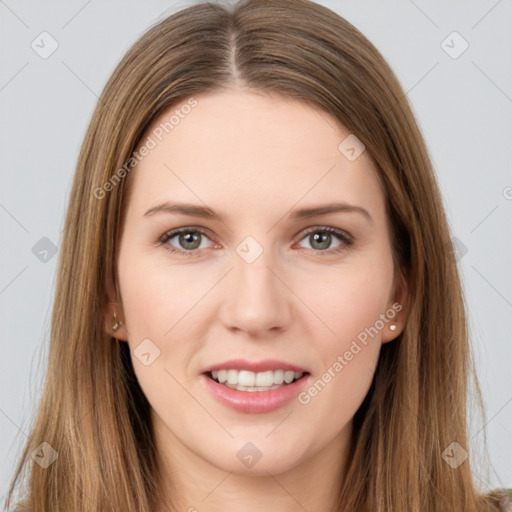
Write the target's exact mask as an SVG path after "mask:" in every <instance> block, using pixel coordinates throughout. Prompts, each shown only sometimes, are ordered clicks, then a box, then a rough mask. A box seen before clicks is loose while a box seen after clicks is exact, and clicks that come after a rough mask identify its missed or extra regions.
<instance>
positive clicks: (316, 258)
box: [111, 90, 405, 475]
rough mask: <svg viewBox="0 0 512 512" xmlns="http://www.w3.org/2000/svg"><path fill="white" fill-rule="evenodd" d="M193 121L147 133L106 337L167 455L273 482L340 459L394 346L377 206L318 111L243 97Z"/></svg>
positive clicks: (232, 95) (350, 155)
mask: <svg viewBox="0 0 512 512" xmlns="http://www.w3.org/2000/svg"><path fill="white" fill-rule="evenodd" d="M189 104H191V103H189ZM193 105H194V106H193V108H183V109H181V110H180V107H179V106H174V107H173V108H172V109H170V110H169V111H167V112H165V113H164V114H162V115H161V116H160V117H159V118H158V119H156V120H155V121H154V122H153V124H152V126H151V127H150V129H149V130H148V132H147V133H146V135H145V137H144V139H143V143H145V144H146V147H148V148H149V147H150V146H154V147H151V148H150V149H149V151H147V152H146V151H141V154H142V153H147V154H146V155H145V156H144V157H143V158H142V160H141V161H140V162H139V163H138V164H137V166H136V167H135V169H134V170H133V171H131V174H130V176H129V179H130V180H132V182H131V183H130V186H131V192H130V197H129V202H128V205H127V210H126V217H125V221H124V225H123V230H122V236H121V243H120V250H119V254H118V261H117V264H118V276H119V283H118V285H119V291H120V297H117V301H118V302H119V303H120V304H119V305H118V306H117V307H116V312H117V317H118V318H120V319H122V320H123V321H124V325H123V326H122V327H121V329H119V330H117V331H115V333H113V335H114V336H115V337H117V338H119V339H124V340H126V341H127V342H128V344H129V347H130V350H131V354H132V360H133V365H134V369H135V373H136V376H137V378H138V380H139V383H140V385H141V387H142V390H143V391H144V393H145V395H146V397H147V399H148V401H149V402H150V405H151V407H152V419H153V422H154V428H155V431H156V435H157V438H158V440H159V441H158V442H159V443H160V445H161V446H165V447H166V449H168V451H169V453H174V454H176V456H183V454H189V455H190V456H192V457H196V458H199V459H198V460H202V461H205V462H207V463H209V464H212V465H214V466H216V467H217V468H222V469H223V470H225V471H232V472H236V473H251V474H261V475H263V474H265V472H266V471H269V472H271V473H273V474H276V473H279V472H282V471H286V470H288V469H290V468H293V467H296V466H298V465H300V464H301V463H304V462H305V461H307V460H308V459H310V458H311V457H313V456H315V455H316V454H318V453H320V452H322V451H324V452H325V450H329V448H334V449H333V450H330V452H332V453H335V454H336V453H338V451H336V449H335V448H336V447H337V446H341V445H342V442H343V440H346V439H347V438H348V436H349V434H350V431H351V421H352V418H353V416H354V413H355V412H356V411H357V409H358V408H359V406H360V405H361V403H362V401H363V399H364V397H365V395H366V394H367V392H368V389H369V386H370V383H371V380H372V377H373V374H374V370H375V366H376V363H377V360H378V357H379V350H380V348H381V345H382V343H385V342H388V341H391V340H392V339H394V338H395V337H396V336H397V335H398V334H399V333H400V331H401V329H402V326H403V322H402V320H401V314H400V313H399V309H400V307H401V306H399V305H397V302H399V303H400V304H403V303H404V293H405V292H404V289H403V286H401V281H399V280H398V277H397V278H396V279H395V273H394V266H393V259H392V250H391V245H390V230H389V225H388V220H387V218H386V213H385V198H384V194H383V191H382V189H381V186H380V183H379V180H378V178H377V170H376V167H375V165H374V163H373V162H372V160H371V158H370V156H369V155H368V153H367V152H366V151H363V152H362V153H361V154H360V155H359V156H357V154H358V153H359V150H360V149H361V147H360V146H358V145H357V141H355V142H354V140H353V139H352V138H350V139H348V140H347V141H345V139H346V138H347V137H348V136H349V135H350V133H349V132H348V131H347V130H345V129H344V128H343V127H341V126H339V125H337V123H336V121H335V120H334V119H333V118H331V117H329V116H328V115H327V114H326V113H324V112H322V111H320V110H316V109H315V108H313V107H310V106H308V105H306V104H305V103H302V102H299V101H296V100H290V99H285V98H283V97H279V96H268V95H260V94H257V93H254V92H244V91H240V90H237V91H232V92H229V93H227V92H225V93H224V92H223V93H215V94H205V95H200V96H196V97H195V103H194V104H193ZM176 109H178V110H180V112H181V115H180V116H178V117H176V119H178V118H179V121H178V122H175V123H174V124H173V127H172V130H171V129H169V124H168V125H167V132H168V133H166V131H165V130H162V126H163V125H162V124H161V123H165V122H168V121H169V118H170V116H171V115H172V114H173V112H174V111H175V110H176ZM183 112H187V114H186V115H185V114H183ZM148 136H149V137H151V140H152V141H153V142H150V139H148V138H147V137H148ZM160 139H161V140H160ZM343 141H345V142H343ZM341 143H342V144H341ZM340 144H341V146H340ZM351 147H353V148H354V149H355V150H354V151H351V149H350V148H351ZM340 148H341V149H340ZM354 157H357V158H354ZM397 275H399V274H398V273H397ZM112 311H113V310H111V312H112ZM391 324H394V325H396V329H394V330H393V331H392V330H390V329H389V326H390V325H391ZM212 372H213V373H212ZM215 377H216V379H217V380H224V381H225V382H224V383H220V382H217V381H214V380H213V378H215ZM226 379H228V380H227V381H226ZM283 379H286V380H285V382H283ZM290 379H297V380H294V381H293V382H291V383H287V381H289V380H290ZM237 387H238V389H237ZM270 388H272V389H270ZM248 443H251V444H248ZM177 454H181V455H177ZM258 458H259V460H257V459H258ZM255 460H256V461H257V462H256V463H254V461H255Z"/></svg>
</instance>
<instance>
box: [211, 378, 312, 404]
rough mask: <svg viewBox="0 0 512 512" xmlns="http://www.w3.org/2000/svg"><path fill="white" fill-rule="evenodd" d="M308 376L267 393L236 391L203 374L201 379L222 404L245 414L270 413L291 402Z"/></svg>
mask: <svg viewBox="0 0 512 512" xmlns="http://www.w3.org/2000/svg"><path fill="white" fill-rule="evenodd" d="M308 377H309V374H306V375H303V376H302V377H301V378H300V379H299V380H296V381H295V382H292V383H291V384H286V385H284V386H281V387H279V388H276V389H271V390H269V391H238V390H237V389H231V388H228V387H227V386H224V385H223V384H219V383H218V382H216V381H214V380H213V379H211V378H210V377H208V376H207V375H205V374H204V373H203V374H202V375H201V379H202V381H203V382H204V384H205V385H206V387H207V388H208V389H209V391H210V392H211V393H212V395H213V396H214V397H215V398H216V399H217V400H218V401H219V402H220V403H222V404H224V405H226V406H228V407H230V408H231V409H234V410H235V411H239V412H245V413H263V412H271V411H275V410H276V409H279V408H280V407H283V406H284V405H286V404H288V403H289V402H291V401H292V400H293V399H294V398H297V395H298V394H299V393H300V392H301V390H302V388H303V387H304V386H305V384H306V380H307V378H308Z"/></svg>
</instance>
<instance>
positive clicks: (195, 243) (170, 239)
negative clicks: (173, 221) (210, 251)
mask: <svg viewBox="0 0 512 512" xmlns="http://www.w3.org/2000/svg"><path fill="white" fill-rule="evenodd" d="M206 240H209V238H208V237H207V236H206V234H205V233H204V232H203V231H201V230H199V229H194V228H190V227H187V228H180V229H175V230H173V231H169V232H168V233H165V234H164V235H163V236H162V237H160V240H159V242H160V243H161V244H164V245H165V248H166V249H167V250H168V251H171V252H176V253H181V254H184V255H186V256H193V255H194V256H195V255H197V254H196V253H197V252H198V251H199V250H200V249H206V248H207V247H208V244H207V243H206Z"/></svg>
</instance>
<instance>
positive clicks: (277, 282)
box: [220, 251, 292, 338]
mask: <svg viewBox="0 0 512 512" xmlns="http://www.w3.org/2000/svg"><path fill="white" fill-rule="evenodd" d="M233 266H234V268H233V269H232V271H231V272H230V273H229V275H228V276H227V279H226V288H225V290H224V291H225V295H224V298H223V304H222V307H221V311H220V317H221V321H222V323H223V324H224V326H225V327H226V328H227V329H229V330H231V331H243V332H245V333H247V334H248V335H250V336H252V337H260V338H261V337H265V336H268V335H269V334H276V333H278V332H282V331H283V330H286V329H287V328H288V326H289V324H290V321H291V319H292V303H291V295H292V293H291V292H290V289H289V287H287V286H286V285H285V284H284V282H285V279H283V277H282V276H280V273H281V274H282V272H279V271H278V270H277V268H276V265H275V262H273V261H270V257H269V255H267V254H266V252H265V251H264V252H263V254H262V255H261V256H260V257H259V258H258V259H257V260H256V261H253V262H252V263H247V262H246V261H244V260H243V259H242V258H241V257H239V256H238V255H237V254H235V255H234V265H233ZM278 276H279V277H278Z"/></svg>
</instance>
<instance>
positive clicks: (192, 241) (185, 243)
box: [180, 231, 200, 249]
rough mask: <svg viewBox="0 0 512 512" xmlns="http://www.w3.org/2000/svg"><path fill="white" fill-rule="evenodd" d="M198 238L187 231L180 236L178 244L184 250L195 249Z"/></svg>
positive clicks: (197, 244)
mask: <svg viewBox="0 0 512 512" xmlns="http://www.w3.org/2000/svg"><path fill="white" fill-rule="evenodd" d="M198 241H199V236H198V235H197V234H194V233H192V232H191V231H189V232H188V233H186V234H182V235H180V244H181V245H182V247H184V248H185V249H197V248H198V247H199V245H200V244H199V243H197V242H198Z"/></svg>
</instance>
